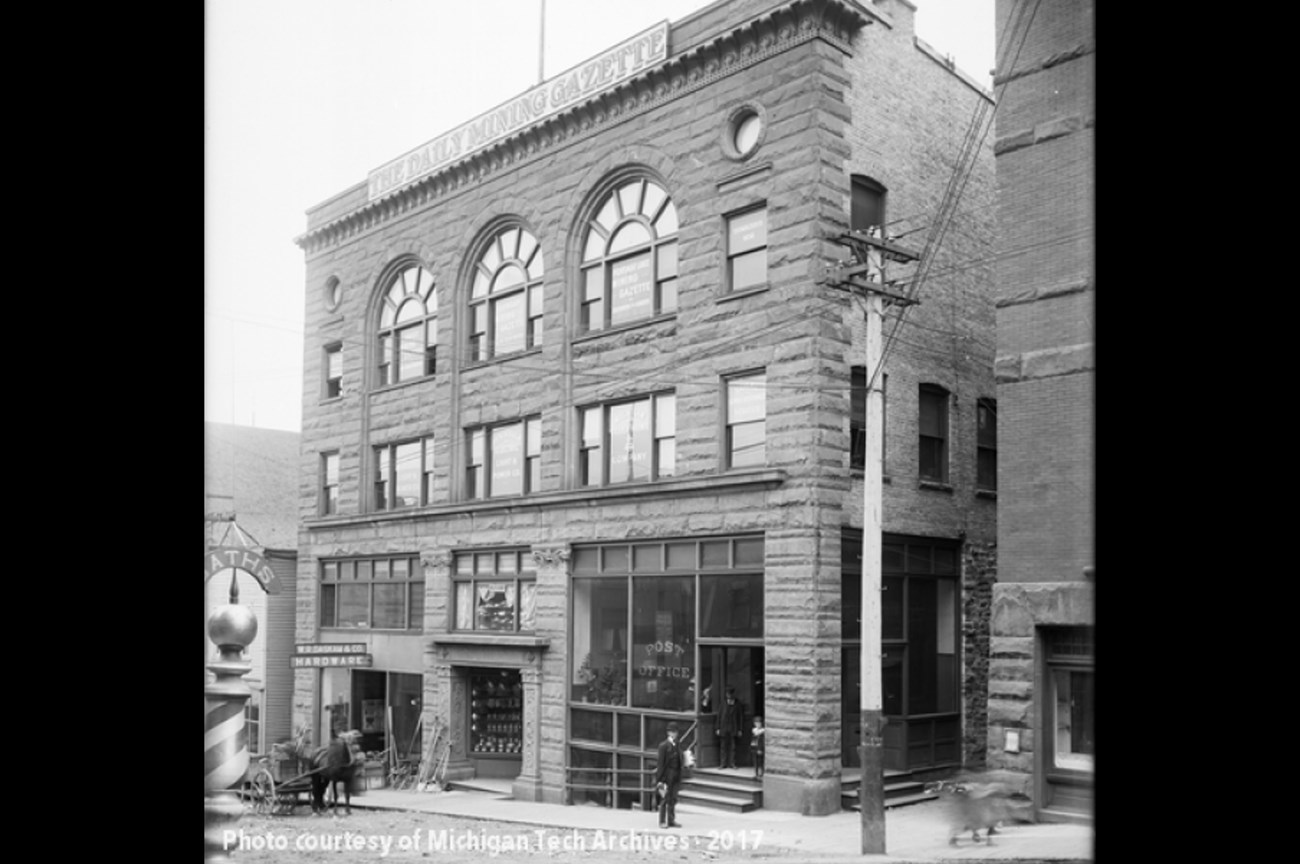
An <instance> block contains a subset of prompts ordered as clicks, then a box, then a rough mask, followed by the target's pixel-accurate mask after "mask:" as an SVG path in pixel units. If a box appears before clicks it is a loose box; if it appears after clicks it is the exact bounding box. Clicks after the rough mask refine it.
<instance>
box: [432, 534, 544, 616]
mask: <svg viewBox="0 0 1300 864" xmlns="http://www.w3.org/2000/svg"><path fill="white" fill-rule="evenodd" d="M531 557H532V556H530V555H529V554H528V553H527V552H525V551H523V550H513V549H512V550H510V551H506V552H461V553H459V554H457V555H456V567H455V570H454V571H453V572H452V584H453V586H454V593H453V601H452V602H453V605H454V610H455V611H454V612H453V620H454V621H455V629H457V630H504V631H506V632H514V631H523V632H528V631H531V630H533V629H534V627H535V624H534V620H535V618H536V611H537V602H536V597H537V572H536V569H535V565H534V564H533V562H532V560H531Z"/></svg>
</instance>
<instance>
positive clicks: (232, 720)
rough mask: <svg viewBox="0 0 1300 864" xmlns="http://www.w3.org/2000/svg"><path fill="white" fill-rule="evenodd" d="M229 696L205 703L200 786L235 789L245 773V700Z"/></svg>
mask: <svg viewBox="0 0 1300 864" xmlns="http://www.w3.org/2000/svg"><path fill="white" fill-rule="evenodd" d="M245 701H246V699H240V698H238V697H237V696H228V697H227V698H225V699H223V700H220V701H212V702H209V703H208V709H207V713H206V714H205V715H204V717H203V788H205V789H208V790H210V791H217V790H220V789H235V788H238V787H239V786H240V784H241V783H243V780H244V775H245V774H247V773H248V733H247V731H246V730H245V728H244V702H245Z"/></svg>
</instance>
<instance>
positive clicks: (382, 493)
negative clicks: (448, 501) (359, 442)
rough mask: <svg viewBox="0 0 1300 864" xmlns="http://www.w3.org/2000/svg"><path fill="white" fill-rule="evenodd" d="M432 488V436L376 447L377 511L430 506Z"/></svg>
mask: <svg viewBox="0 0 1300 864" xmlns="http://www.w3.org/2000/svg"><path fill="white" fill-rule="evenodd" d="M432 486H433V438H432V437H429V438H422V439H419V440H416V441H404V442H402V443H400V444H386V445H384V446H383V447H376V448H375V509H376V510H397V509H400V508H402V507H418V506H420V505H422V504H429V503H430V497H429V496H430V492H431V491H432Z"/></svg>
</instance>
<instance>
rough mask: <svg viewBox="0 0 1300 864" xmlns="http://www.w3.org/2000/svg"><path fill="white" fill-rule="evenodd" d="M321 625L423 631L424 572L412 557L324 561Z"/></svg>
mask: <svg viewBox="0 0 1300 864" xmlns="http://www.w3.org/2000/svg"><path fill="white" fill-rule="evenodd" d="M320 580H321V585H320V626H321V627H332V628H346V629H357V630H423V629H424V569H423V568H422V567H421V566H420V562H419V559H418V558H414V557H411V556H401V557H384V558H358V559H345V560H337V559H336V560H329V561H322V562H321V565H320Z"/></svg>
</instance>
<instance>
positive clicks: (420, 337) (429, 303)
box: [377, 264, 438, 386]
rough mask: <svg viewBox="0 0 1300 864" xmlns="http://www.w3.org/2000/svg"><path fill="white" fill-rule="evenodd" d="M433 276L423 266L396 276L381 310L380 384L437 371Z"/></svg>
mask: <svg viewBox="0 0 1300 864" xmlns="http://www.w3.org/2000/svg"><path fill="white" fill-rule="evenodd" d="M434 289H435V285H434V279H433V274H432V273H430V272H429V270H428V269H427V268H426V267H424V266H422V265H420V264H405V265H403V266H402V267H400V268H399V269H398V270H397V272H395V273H394V274H393V275H392V276H391V277H390V281H389V283H388V287H387V289H386V290H385V291H384V294H383V298H382V300H381V301H380V306H379V327H378V332H377V336H378V339H379V346H378V355H379V364H378V374H379V384H380V385H381V386H382V385H385V384H396V383H398V382H401V381H409V380H411V379H413V378H420V377H423V376H426V375H433V374H434V373H435V371H436V368H437V352H436V350H435V349H436V348H437V340H438V294H437V292H436V291H435V290H434Z"/></svg>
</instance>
